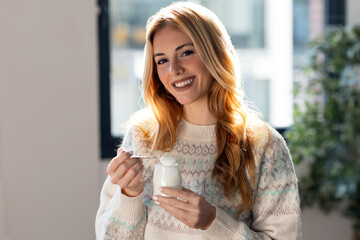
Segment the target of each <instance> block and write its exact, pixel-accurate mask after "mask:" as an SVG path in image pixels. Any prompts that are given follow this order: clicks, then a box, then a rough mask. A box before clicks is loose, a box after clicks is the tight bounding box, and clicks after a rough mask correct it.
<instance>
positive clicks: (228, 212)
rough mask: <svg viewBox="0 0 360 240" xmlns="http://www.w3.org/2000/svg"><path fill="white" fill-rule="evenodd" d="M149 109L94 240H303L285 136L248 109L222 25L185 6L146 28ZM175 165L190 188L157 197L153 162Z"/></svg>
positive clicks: (116, 167) (114, 179)
mask: <svg viewBox="0 0 360 240" xmlns="http://www.w3.org/2000/svg"><path fill="white" fill-rule="evenodd" d="M142 80H143V91H144V98H145V101H146V105H147V109H146V110H143V111H141V112H139V113H138V114H137V116H136V117H134V118H132V119H131V120H130V123H129V129H128V131H127V133H126V135H125V138H124V141H123V143H122V147H121V148H119V149H118V151H117V156H116V157H114V158H113V159H112V160H111V162H110V163H109V165H108V168H107V173H108V175H109V176H108V178H107V179H106V181H105V183H104V186H103V189H102V192H101V199H100V207H99V210H98V213H97V217H96V235H97V239H192V240H195V239H221V240H223V239H286V240H289V239H301V233H300V208H299V195H298V186H297V179H296V176H295V173H294V168H293V164H292V161H291V157H290V155H289V151H288V149H287V147H286V144H285V142H284V140H283V138H282V137H281V136H280V135H279V134H278V133H277V132H276V131H275V130H274V129H273V128H272V127H270V126H269V125H267V124H266V123H264V122H262V121H261V120H260V119H259V118H258V117H257V115H256V114H254V113H253V112H252V111H250V110H249V109H248V108H247V106H246V103H245V101H244V100H243V93H242V92H241V90H240V89H241V88H240V85H239V84H240V81H239V80H240V77H239V73H238V66H237V56H236V52H235V50H234V47H233V45H232V43H231V40H230V38H229V36H228V34H227V32H226V30H225V28H224V27H223V25H222V24H221V22H220V21H219V20H218V18H217V17H216V16H215V15H214V13H212V12H211V11H209V10H208V9H206V8H204V7H202V6H200V5H197V4H194V3H189V2H186V3H185V2H179V3H175V4H172V5H170V6H168V7H166V8H163V9H161V10H160V11H159V12H158V13H156V14H155V15H154V16H152V17H151V18H150V19H149V20H148V23H147V27H146V45H145V69H144V74H143V79H142ZM132 154H136V155H147V156H154V157H157V158H160V157H161V156H164V155H171V156H173V157H175V158H176V159H177V161H178V164H179V168H180V172H181V177H182V181H183V184H182V185H183V189H182V190H177V189H171V188H166V187H163V188H162V192H163V193H164V194H166V195H169V196H171V197H163V196H159V195H155V196H154V195H153V184H152V177H153V172H154V165H155V164H156V162H155V161H154V160H149V159H139V158H130V157H131V156H132Z"/></svg>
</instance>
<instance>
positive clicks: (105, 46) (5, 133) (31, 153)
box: [0, 0, 360, 240]
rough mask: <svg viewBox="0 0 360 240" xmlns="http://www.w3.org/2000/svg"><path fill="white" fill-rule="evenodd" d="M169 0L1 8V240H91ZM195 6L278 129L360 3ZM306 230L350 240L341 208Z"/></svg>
mask: <svg viewBox="0 0 360 240" xmlns="http://www.w3.org/2000/svg"><path fill="white" fill-rule="evenodd" d="M170 2H171V1H165V0H164V1H160V0H99V1H87V0H86V1H85V0H78V1H70V0H62V1H54V0H52V1H51V0H33V1H25V0H18V1H12V0H0V240H35V239H36V240H42V239H44V240H45V239H52V240H57V239H59V240H60V239H84V240H85V239H95V230H94V224H95V215H96V211H97V208H98V204H99V193H100V190H101V187H102V184H103V181H104V179H105V177H106V172H105V169H106V166H107V164H108V162H109V160H110V159H111V158H112V157H113V156H114V155H115V154H114V146H115V144H116V143H118V142H119V140H120V139H121V137H122V130H123V124H124V123H125V121H126V120H127V119H128V117H129V115H130V114H131V113H132V112H134V111H136V110H137V109H138V108H139V107H141V106H142V105H143V102H142V99H141V97H140V95H141V92H140V90H139V82H140V76H141V70H142V49H143V45H144V35H145V32H144V26H145V24H146V20H147V18H148V17H149V16H151V15H152V14H154V13H155V12H156V11H157V10H158V9H159V8H160V7H163V6H166V5H168V4H169V3H170ZM195 2H198V3H201V4H203V5H204V6H206V7H208V8H210V9H211V10H213V11H214V12H215V13H216V14H217V15H218V16H219V18H220V20H221V21H222V22H223V23H224V25H225V26H226V28H227V29H228V31H229V34H230V35H231V38H232V40H233V43H234V45H235V47H236V49H238V51H239V59H240V61H241V64H242V72H243V77H244V88H245V93H246V95H247V97H248V98H249V100H251V101H252V102H253V103H254V104H255V105H256V106H257V107H258V108H259V109H260V110H261V112H262V114H263V116H264V119H265V120H266V121H268V122H269V123H270V124H272V125H273V126H274V127H276V128H277V129H278V130H279V131H281V132H283V131H284V130H286V129H289V128H291V127H292V125H293V124H294V118H293V116H294V103H295V100H294V96H293V93H292V90H293V87H294V86H295V85H296V84H297V83H299V82H300V83H301V82H306V81H307V79H306V76H305V75H304V74H303V68H304V66H305V65H306V63H307V62H308V58H309V56H308V53H307V51H306V44H307V42H308V41H309V40H310V39H314V38H316V37H319V36H321V35H322V34H323V33H324V32H325V31H326V29H328V28H329V27H331V26H339V25H340V26H345V27H349V28H350V27H352V26H354V25H356V24H360V2H359V1H358V0H347V1H340V0H292V1H291V0H288V1H278V0H251V1H250V0H224V1H215V0H206V1H205V0H204V1H200V0H199V1H195ZM296 101H300V102H301V101H302V99H301V97H300V99H296ZM296 171H297V174H298V175H299V176H302V175H304V174H305V175H306V171H308V170H307V169H306V168H303V167H301V166H297V167H296ZM302 222H303V225H302V229H303V239H327V240H329V239H330V240H331V239H334V240H338V239H344V240H346V239H349V240H350V239H352V237H353V235H354V231H353V229H352V222H351V221H350V220H349V219H347V218H345V217H344V216H343V214H341V213H340V212H339V211H331V212H330V213H329V214H324V213H323V212H322V211H321V210H320V208H318V207H316V206H315V207H310V208H304V210H303V212H302Z"/></svg>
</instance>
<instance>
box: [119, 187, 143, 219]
mask: <svg viewBox="0 0 360 240" xmlns="http://www.w3.org/2000/svg"><path fill="white" fill-rule="evenodd" d="M143 196H144V192H142V193H141V194H140V195H139V196H136V197H128V196H126V195H124V194H122V193H121V188H120V187H117V189H116V192H115V194H114V198H113V199H112V205H113V209H116V210H115V211H114V217H115V218H121V219H126V220H127V221H128V222H131V223H135V222H138V221H139V219H141V218H143V216H144V214H145V206H144V203H143V201H142V200H143Z"/></svg>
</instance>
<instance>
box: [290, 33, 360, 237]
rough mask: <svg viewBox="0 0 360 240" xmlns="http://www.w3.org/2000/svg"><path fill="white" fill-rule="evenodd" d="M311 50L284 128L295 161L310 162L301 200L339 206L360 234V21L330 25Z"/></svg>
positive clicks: (326, 209)
mask: <svg viewBox="0 0 360 240" xmlns="http://www.w3.org/2000/svg"><path fill="white" fill-rule="evenodd" d="M309 52H310V58H309V64H308V65H307V66H306V68H305V69H304V73H305V75H306V76H307V82H306V83H302V84H297V85H296V86H295V87H294V96H295V102H296V104H295V108H294V124H293V126H292V127H291V128H290V129H289V130H288V131H287V132H286V133H285V137H286V139H287V141H288V145H289V148H290V152H291V154H292V157H293V160H294V163H295V164H300V163H306V164H307V166H308V171H307V174H305V176H303V177H302V178H301V179H300V181H299V188H300V197H301V204H302V207H306V206H310V205H313V204H318V205H319V207H320V209H322V210H323V211H324V212H327V213H328V212H330V211H333V210H338V209H341V211H342V212H343V213H344V215H345V216H346V217H347V218H349V219H350V220H351V221H352V224H353V229H354V239H360V238H359V236H360V26H355V27H354V28H352V29H351V30H347V29H345V28H335V29H331V30H330V31H328V32H326V33H325V34H324V35H323V36H322V37H321V38H318V39H316V40H314V41H311V42H310V43H309ZM299 96H301V99H302V101H296V100H299V98H298V97H299Z"/></svg>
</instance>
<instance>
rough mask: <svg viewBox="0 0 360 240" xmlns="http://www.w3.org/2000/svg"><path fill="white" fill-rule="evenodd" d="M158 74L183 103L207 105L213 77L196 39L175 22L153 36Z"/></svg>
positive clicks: (186, 105)
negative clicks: (174, 24)
mask: <svg viewBox="0 0 360 240" xmlns="http://www.w3.org/2000/svg"><path fill="white" fill-rule="evenodd" d="M153 49H154V60H155V64H156V68H157V72H158V76H159V79H160V81H161V82H162V84H163V85H164V86H165V88H166V90H167V91H168V92H170V93H171V94H172V95H173V96H174V97H175V98H176V99H177V101H178V102H179V103H181V104H182V105H184V108H186V107H188V106H191V105H192V106H200V107H207V98H208V92H209V89H210V86H211V84H212V81H213V78H212V76H211V74H210V72H209V71H208V70H207V68H206V66H205V65H204V63H203V61H202V60H201V58H200V56H199V54H198V52H197V50H196V48H195V46H194V44H193V42H192V41H191V39H190V37H189V36H188V35H186V34H185V33H183V32H181V31H179V30H177V29H176V28H174V27H171V26H165V27H163V28H161V29H160V30H158V31H157V32H156V33H155V35H154V39H153Z"/></svg>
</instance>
